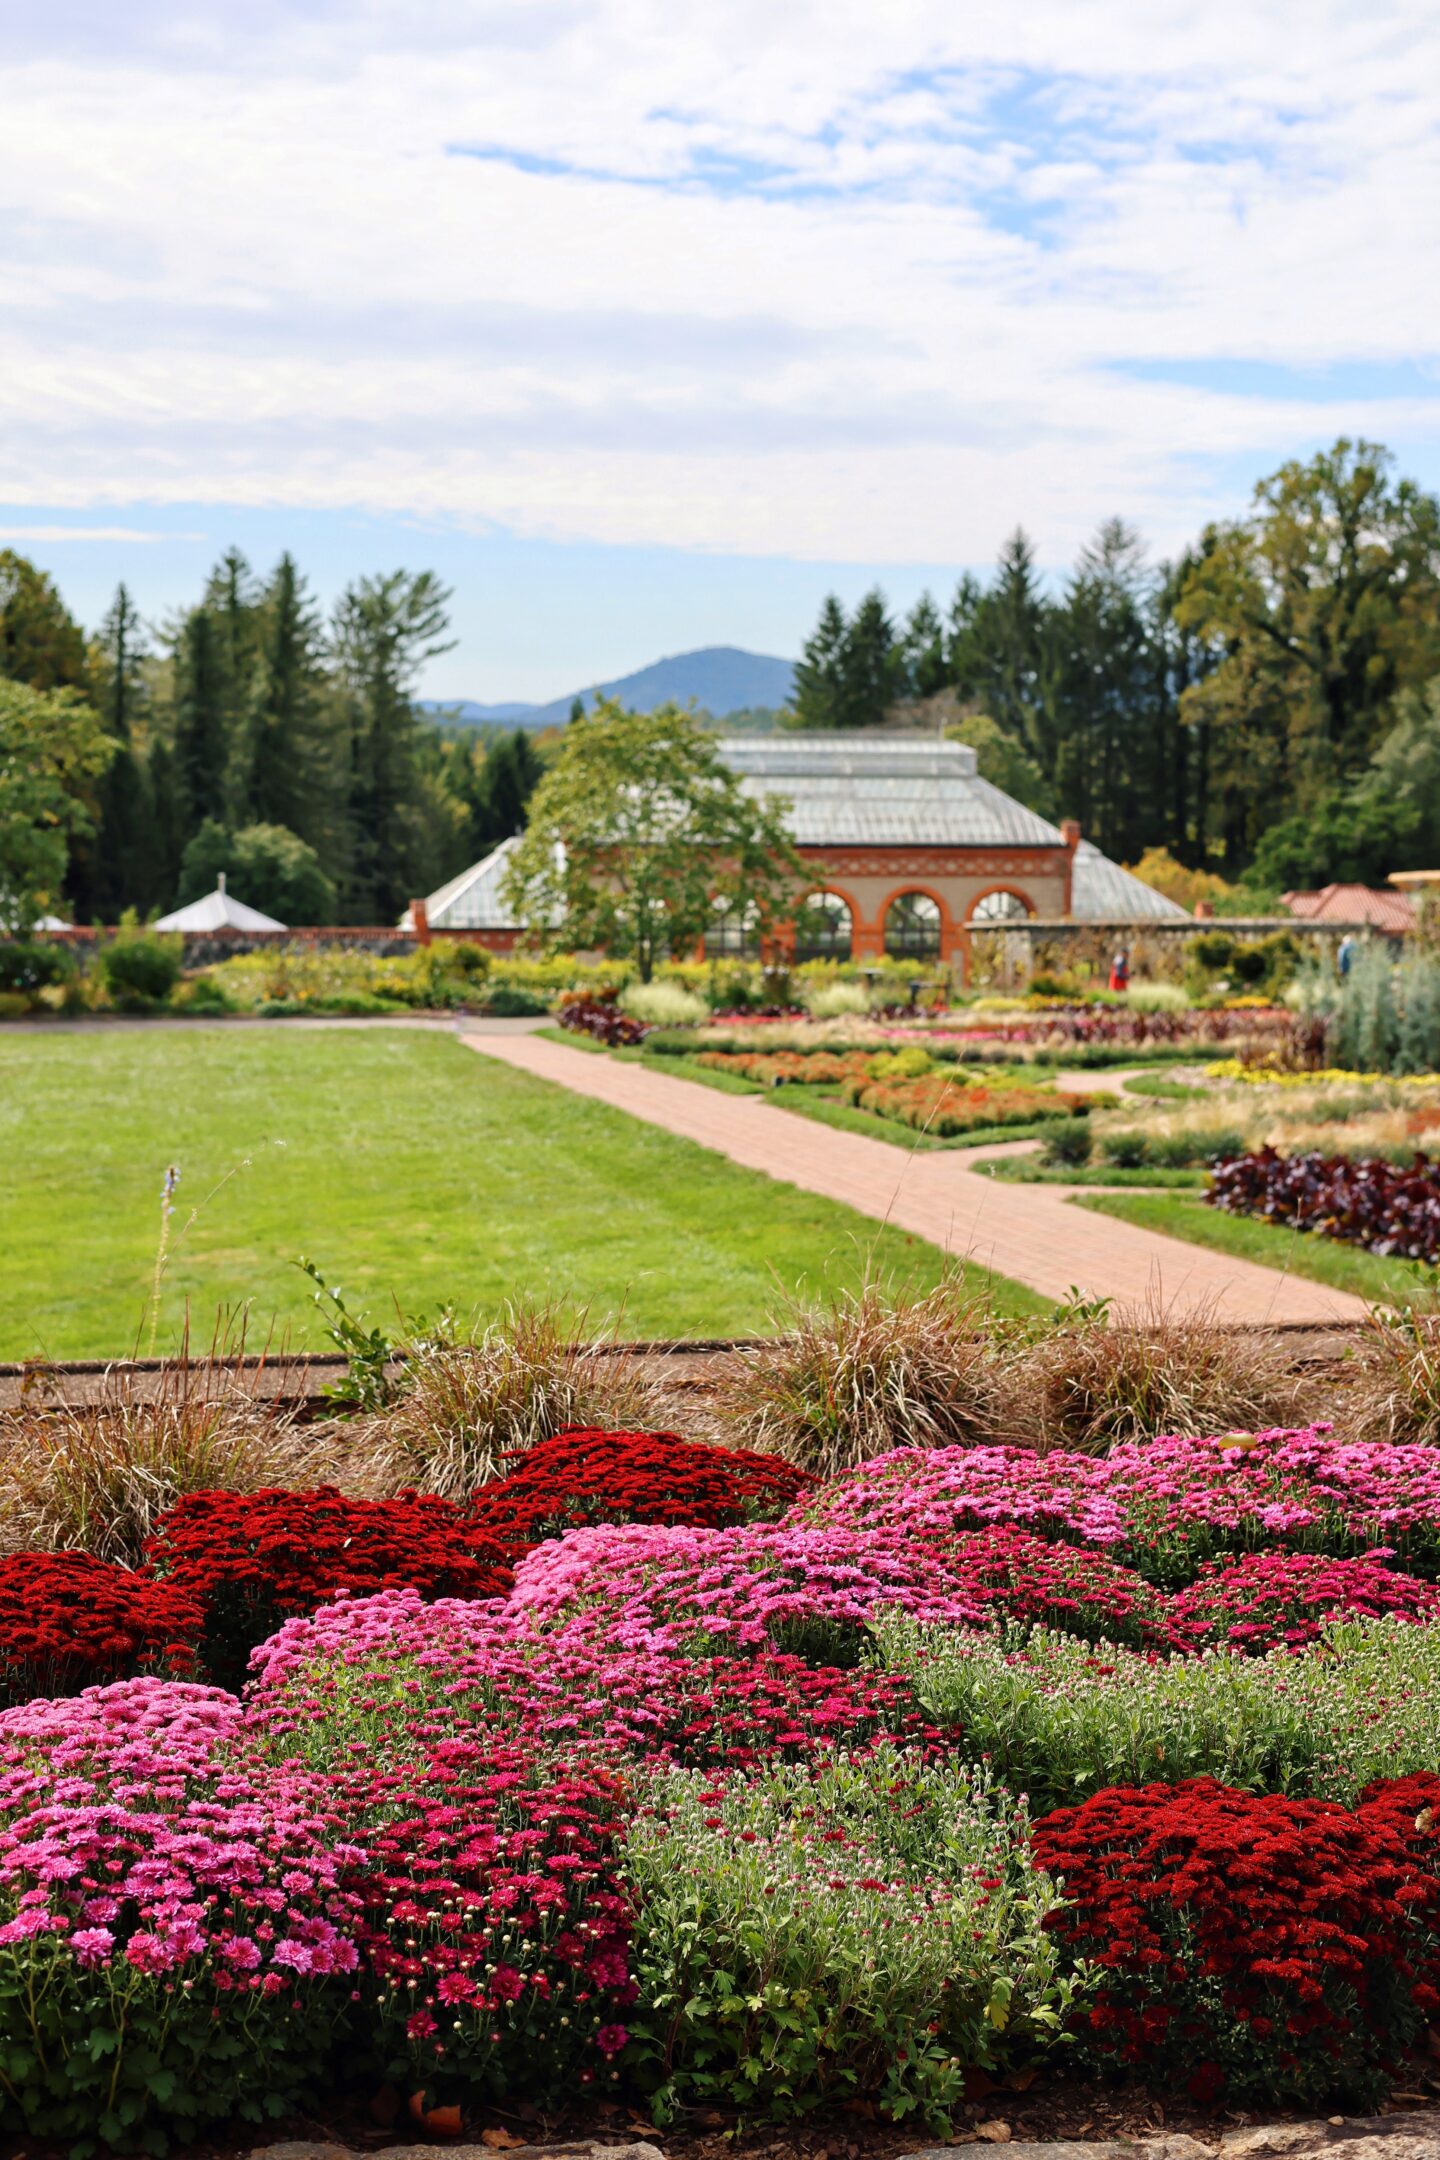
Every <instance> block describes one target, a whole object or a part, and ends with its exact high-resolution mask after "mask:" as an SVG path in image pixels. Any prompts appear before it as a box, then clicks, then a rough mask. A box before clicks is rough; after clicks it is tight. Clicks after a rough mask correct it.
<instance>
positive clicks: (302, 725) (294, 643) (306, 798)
mask: <svg viewBox="0 0 1440 2160" xmlns="http://www.w3.org/2000/svg"><path fill="white" fill-rule="evenodd" d="M234 634H235V635H236V636H237V637H239V636H241V635H242V634H243V633H242V632H241V631H240V629H239V628H238V626H237V629H236V631H235V633H234ZM241 728H242V745H241V749H240V751H239V753H238V755H237V757H236V759H235V761H234V762H235V767H236V773H235V787H234V801H235V816H236V820H237V822H238V823H240V824H242V825H245V824H262V825H283V826H286V827H288V829H289V830H290V831H291V832H294V833H299V834H301V835H302V836H303V837H304V838H305V839H306V840H308V841H310V842H311V843H312V844H313V845H314V846H315V847H316V848H317V850H320V851H323V850H324V849H325V848H326V846H327V844H329V843H333V842H334V840H335V838H336V832H335V827H336V807H337V806H336V803H335V778H336V774H335V762H336V761H335V729H334V713H333V706H332V701H331V699H330V696H329V685H328V683H327V680H326V673H325V646H324V633H323V630H322V628H321V623H320V617H319V614H318V613H317V611H316V609H315V608H314V606H313V604H312V603H311V600H310V596H309V591H308V588H307V586H306V582H305V580H304V578H303V577H302V576H301V575H300V572H299V570H298V569H297V568H296V565H295V559H294V557H293V556H291V555H288V554H287V555H282V556H281V558H280V561H279V563H278V564H277V565H276V568H275V574H274V576H273V577H272V578H271V580H270V582H269V584H268V585H267V586H266V588H265V592H264V594H263V596H262V598H261V600H260V603H259V605H258V607H257V608H256V610H255V621H254V652H253V655H252V657H251V660H250V665H249V680H248V694H247V696H246V697H245V699H244V701H243V706H242V717H241Z"/></svg>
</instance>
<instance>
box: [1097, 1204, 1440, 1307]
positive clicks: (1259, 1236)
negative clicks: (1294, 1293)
mask: <svg viewBox="0 0 1440 2160" xmlns="http://www.w3.org/2000/svg"><path fill="white" fill-rule="evenodd" d="M1075 1205H1076V1207H1087V1208H1094V1209H1095V1210H1096V1212H1097V1213H1098V1214H1101V1215H1115V1216H1118V1217H1119V1219H1120V1220H1121V1221H1122V1222H1130V1223H1138V1224H1139V1226H1140V1228H1141V1229H1142V1230H1158V1231H1161V1232H1162V1233H1163V1234H1164V1235H1165V1236H1166V1237H1176V1238H1183V1239H1184V1240H1185V1242H1186V1243H1187V1244H1190V1245H1204V1246H1206V1247H1208V1249H1209V1250H1210V1251H1211V1252H1221V1253H1229V1254H1231V1255H1233V1257H1234V1258H1235V1259H1237V1260H1258V1261H1259V1263H1260V1264H1261V1266H1262V1267H1270V1268H1282V1269H1285V1270H1287V1271H1288V1272H1289V1273H1290V1274H1291V1275H1303V1276H1304V1277H1305V1278H1306V1280H1307V1281H1308V1282H1318V1283H1324V1284H1325V1285H1326V1286H1327V1288H1329V1289H1331V1290H1348V1291H1350V1292H1352V1294H1353V1295H1354V1296H1356V1297H1362V1298H1370V1299H1373V1300H1374V1301H1375V1302H1377V1303H1384V1304H1390V1303H1394V1302H1396V1301H1397V1300H1404V1299H1409V1298H1413V1297H1415V1296H1416V1295H1417V1294H1418V1293H1420V1292H1422V1291H1423V1290H1425V1288H1426V1287H1427V1285H1428V1280H1429V1271H1428V1270H1427V1269H1426V1268H1424V1267H1423V1266H1422V1265H1421V1264H1420V1263H1419V1262H1418V1261H1415V1260H1382V1259H1381V1258H1380V1257H1379V1256H1378V1255H1377V1254H1375V1253H1370V1252H1366V1251H1365V1249H1364V1247H1363V1246H1360V1245H1342V1244H1341V1243H1340V1242H1339V1241H1338V1240H1337V1239H1334V1238H1324V1237H1317V1236H1316V1235H1315V1234H1314V1233H1313V1232H1312V1231H1305V1230H1290V1229H1286V1228H1285V1227H1284V1226H1283V1225H1282V1224H1279V1223H1266V1222H1256V1221H1254V1220H1253V1219H1252V1218H1251V1217H1250V1216H1247V1215H1225V1214H1222V1213H1221V1212H1220V1210H1219V1209H1218V1208H1211V1207H1207V1206H1206V1205H1205V1203H1204V1202H1203V1201H1202V1200H1198V1199H1190V1198H1188V1197H1187V1196H1182V1195H1176V1196H1175V1197H1173V1198H1172V1196H1171V1195H1170V1194H1169V1193H1094V1194H1091V1193H1087V1194H1086V1195H1085V1196H1084V1197H1083V1199H1078V1200H1077V1201H1076V1202H1075Z"/></svg>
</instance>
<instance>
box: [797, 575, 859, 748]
mask: <svg viewBox="0 0 1440 2160" xmlns="http://www.w3.org/2000/svg"><path fill="white" fill-rule="evenodd" d="M847 635H848V626H847V624H846V621H845V610H844V608H842V607H841V605H840V602H839V600H838V599H837V598H836V596H835V594H834V593H829V594H827V595H826V598H825V601H824V604H823V606H822V607H821V609H820V620H819V622H818V623H817V624H816V625H815V628H814V630H813V631H812V632H811V634H810V636H809V637H808V638H807V639H806V640H805V645H804V649H803V651H802V652H801V655H800V661H799V665H798V666H797V667H796V670H795V689H794V694H793V705H792V711H793V714H794V720H793V724H794V726H796V727H799V728H837V727H843V726H844V725H845V721H844V718H843V712H844V704H845V647H846V639H847Z"/></svg>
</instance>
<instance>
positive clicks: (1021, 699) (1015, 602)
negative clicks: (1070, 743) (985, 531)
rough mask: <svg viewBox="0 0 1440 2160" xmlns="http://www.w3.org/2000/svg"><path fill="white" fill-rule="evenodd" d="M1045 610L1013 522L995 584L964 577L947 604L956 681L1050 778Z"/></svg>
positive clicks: (1027, 549)
mask: <svg viewBox="0 0 1440 2160" xmlns="http://www.w3.org/2000/svg"><path fill="white" fill-rule="evenodd" d="M1048 612H1049V611H1048V608H1047V605H1046V601H1045V598H1044V595H1043V594H1042V592H1041V591H1040V585H1039V579H1038V577H1037V576H1036V572H1035V551H1034V549H1033V548H1032V547H1031V545H1030V542H1029V540H1028V539H1027V538H1026V536H1025V534H1024V532H1023V531H1022V530H1021V529H1020V528H1019V527H1018V526H1017V528H1016V530H1015V531H1014V532H1013V533H1012V534H1011V536H1010V538H1009V539H1008V540H1007V541H1006V543H1005V546H1004V547H1003V549H1002V550H1001V553H1000V565H999V571H998V575H997V577H996V579H995V583H994V584H993V585H992V586H991V587H990V588H989V589H988V590H987V591H984V592H980V591H978V590H977V589H976V588H975V587H974V585H973V583H972V582H970V581H966V582H965V583H962V585H961V588H960V591H959V592H957V594H956V596H955V605H954V607H953V608H952V611H951V624H952V641H951V645H952V650H951V669H952V677H953V679H954V681H955V685H956V688H957V689H958V690H959V691H960V692H961V695H962V696H964V697H967V698H973V699H975V700H977V701H978V702H979V704H980V705H981V706H982V707H983V708H984V710H985V711H986V712H988V713H989V714H990V716H991V718H992V719H993V720H994V721H995V724H996V726H997V727H999V728H1000V729H1001V731H1002V733H1004V734H1006V735H1009V736H1011V737H1012V738H1013V739H1014V740H1015V741H1016V742H1018V743H1019V744H1020V746H1021V748H1022V749H1023V750H1025V751H1026V753H1027V754H1028V755H1029V756H1030V757H1031V758H1033V760H1034V761H1035V763H1036V765H1037V766H1038V767H1039V768H1040V771H1041V772H1042V773H1043V774H1044V775H1046V777H1047V778H1048V777H1049V775H1050V774H1051V772H1052V771H1053V768H1054V751H1055V744H1054V741H1053V739H1052V735H1051V731H1050V729H1049V727H1048V725H1047V721H1046V713H1045V698H1044V672H1045V662H1046V650H1045V638H1046V618H1047V615H1048Z"/></svg>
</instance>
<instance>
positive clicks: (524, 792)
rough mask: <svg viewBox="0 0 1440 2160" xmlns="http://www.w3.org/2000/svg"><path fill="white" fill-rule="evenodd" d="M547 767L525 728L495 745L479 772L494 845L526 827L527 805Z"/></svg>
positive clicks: (489, 832)
mask: <svg viewBox="0 0 1440 2160" xmlns="http://www.w3.org/2000/svg"><path fill="white" fill-rule="evenodd" d="M543 771H544V767H543V766H542V765H541V763H540V758H539V755H538V753H537V752H536V749H535V745H534V743H533V742H532V741H531V739H530V736H529V734H528V733H527V732H526V730H525V729H524V728H516V730H515V732H514V733H513V734H512V735H506V736H504V737H503V738H502V739H501V740H500V741H499V742H496V743H492V745H491V746H490V749H489V750H488V751H487V753H486V756H485V763H484V765H483V766H482V768H481V772H480V788H481V796H482V801H483V806H484V815H485V823H486V827H487V831H488V837H489V838H490V840H491V843H492V844H494V843H497V842H499V841H501V840H508V839H509V838H510V836H511V834H512V833H518V832H523V830H524V828H525V806H526V804H527V803H528V802H529V800H530V797H531V796H532V795H533V794H534V792H535V789H536V787H537V786H538V784H539V780H540V775H541V773H542V772H543Z"/></svg>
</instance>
